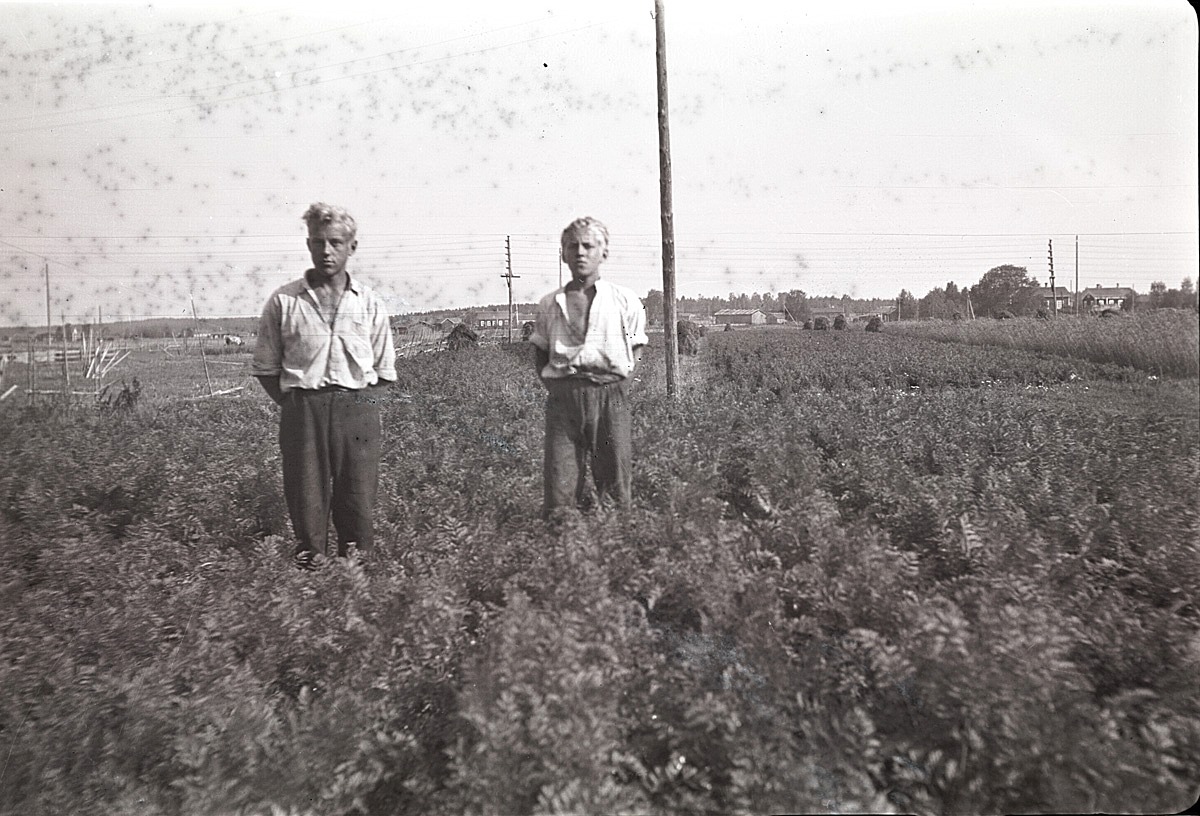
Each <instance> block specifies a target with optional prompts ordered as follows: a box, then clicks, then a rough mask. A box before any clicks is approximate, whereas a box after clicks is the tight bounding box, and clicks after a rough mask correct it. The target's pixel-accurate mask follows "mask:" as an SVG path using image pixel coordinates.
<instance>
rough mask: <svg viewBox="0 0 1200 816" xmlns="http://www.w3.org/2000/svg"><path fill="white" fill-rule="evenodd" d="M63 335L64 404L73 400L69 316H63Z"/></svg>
mask: <svg viewBox="0 0 1200 816" xmlns="http://www.w3.org/2000/svg"><path fill="white" fill-rule="evenodd" d="M62 334H63V344H62V346H63V382H65V383H66V385H64V386H63V397H64V398H65V399H64V400H63V401H64V402H69V401H70V399H71V360H70V358H71V347H70V346H69V345H68V344H67V316H66V315H65V314H64V315H63V316H62Z"/></svg>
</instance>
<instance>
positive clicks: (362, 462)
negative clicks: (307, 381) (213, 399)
mask: <svg viewBox="0 0 1200 816" xmlns="http://www.w3.org/2000/svg"><path fill="white" fill-rule="evenodd" d="M367 394H368V392H366V391H310V390H304V389H293V390H291V391H289V392H288V394H287V397H286V398H285V399H284V401H283V405H282V411H281V414H280V421H279V449H280V453H281V455H282V459H283V493H284V497H285V498H286V499H287V507H288V515H289V516H290V517H291V520H292V531H293V532H294V533H295V536H296V539H297V541H298V545H297V551H298V552H300V551H309V552H320V553H326V554H327V552H328V537H329V517H330V514H331V513H332V515H333V526H334V529H335V530H336V531H337V537H338V555H339V556H345V555H346V552H347V549H348V546H347V545H348V544H350V543H351V542H353V543H355V544H356V546H357V547H358V548H359V550H361V551H363V552H366V551H368V550H370V549H371V548H372V546H373V545H374V543H375V534H374V526H373V522H372V515H373V512H374V508H375V500H376V496H377V494H378V491H379V455H380V449H381V437H382V429H381V426H380V418H379V406H378V404H376V403H375V401H374V400H372V399H371V398H370V397H369V396H368V395H367Z"/></svg>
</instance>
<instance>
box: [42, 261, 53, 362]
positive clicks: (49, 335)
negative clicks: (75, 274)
mask: <svg viewBox="0 0 1200 816" xmlns="http://www.w3.org/2000/svg"><path fill="white" fill-rule="evenodd" d="M42 271H43V272H45V274H46V362H47V363H49V362H51V361H52V359H53V357H54V355H53V354H52V353H51V349H53V348H54V345H53V344H54V329H52V328H51V327H50V262H49V261H42Z"/></svg>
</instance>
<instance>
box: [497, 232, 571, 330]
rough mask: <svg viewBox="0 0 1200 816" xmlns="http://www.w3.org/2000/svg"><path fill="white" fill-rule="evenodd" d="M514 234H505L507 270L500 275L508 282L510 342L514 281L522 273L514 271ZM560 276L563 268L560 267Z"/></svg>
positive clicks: (505, 263) (505, 265) (505, 264)
mask: <svg viewBox="0 0 1200 816" xmlns="http://www.w3.org/2000/svg"><path fill="white" fill-rule="evenodd" d="M511 239H512V236H511V235H505V236H504V268H505V272H504V274H503V275H501V276H500V277H502V278H504V279H505V280H506V281H507V283H508V342H510V343H511V342H512V327H513V299H512V282H513V278H519V277H521V276H520V275H514V274H513V273H512V240H511ZM558 274H559V275H560V276H561V275H562V270H561V269H559V273H558Z"/></svg>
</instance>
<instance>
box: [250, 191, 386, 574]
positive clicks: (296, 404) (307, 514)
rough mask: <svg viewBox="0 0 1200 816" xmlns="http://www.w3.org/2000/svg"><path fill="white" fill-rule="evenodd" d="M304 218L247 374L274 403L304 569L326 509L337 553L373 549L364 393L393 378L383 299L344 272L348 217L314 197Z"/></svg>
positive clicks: (373, 423) (373, 460)
mask: <svg viewBox="0 0 1200 816" xmlns="http://www.w3.org/2000/svg"><path fill="white" fill-rule="evenodd" d="M304 221H305V223H306V224H307V225H308V251H309V255H310V256H311V258H312V264H313V266H312V268H311V269H309V270H308V271H307V272H305V273H304V276H303V277H302V278H300V279H299V280H295V281H292V282H291V283H289V284H286V285H284V286H281V287H280V288H279V289H276V290H275V292H273V293H272V294H271V297H270V298H268V300H267V303H266V306H264V307H263V312H262V317H261V318H260V320H259V327H258V341H257V344H256V345H255V349H254V362H253V365H252V369H251V373H252V374H253V375H254V376H255V377H256V378H257V379H258V381H259V382H260V383H261V384H262V387H263V389H264V390H265V391H266V392H267V394H269V395H270V397H271V399H273V400H274V401H275V402H276V404H278V405H279V406H280V408H281V409H282V410H281V413H280V420H279V447H280V451H281V454H282V459H283V492H284V496H285V498H286V499H287V506H288V514H289V515H290V516H291V519H292V529H293V532H294V533H295V535H296V538H297V540H298V544H297V549H296V556H295V559H296V565H297V566H299V567H301V568H302V569H310V568H312V566H313V565H314V563H315V561H316V559H317V556H318V554H324V553H325V551H326V548H327V544H328V542H327V538H328V529H329V517H330V514H331V512H332V515H333V525H334V528H335V529H336V530H337V534H338V555H339V556H346V555H347V554H348V552H349V550H350V548H351V547H352V546H353V547H356V548H357V550H358V551H359V552H361V553H365V552H367V551H369V550H370V549H371V548H372V546H373V543H374V529H373V523H372V522H373V519H372V514H373V512H374V506H375V497H376V494H377V492H378V484H379V454H380V445H381V440H380V431H381V428H380V419H379V404H378V399H377V398H376V397H375V396H373V395H372V394H371V390H372V389H373V388H375V387H377V386H381V385H384V384H386V383H389V382H393V381H395V379H396V352H395V350H394V346H393V342H392V328H391V324H390V321H389V320H388V314H387V308H386V306H385V305H384V303H383V300H382V299H381V298H380V297H379V296H378V295H377V294H375V292H373V291H372V290H371V289H370V288H369V287H367V286H366V285H364V284H363V283H362V282H361V281H359V280H358V279H356V278H351V277H350V274H349V272H347V271H346V264H347V263H348V262H349V260H350V257H351V256H352V255H353V254H354V252H355V250H356V249H357V248H358V239H357V237H356V236H357V225H356V224H355V221H354V218H353V217H352V216H351V215H350V214H349V213H348V212H346V210H344V209H342V208H341V207H335V206H331V205H328V204H321V203H318V204H313V205H312V206H311V207H309V208H308V211H307V212H305V213H304Z"/></svg>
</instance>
